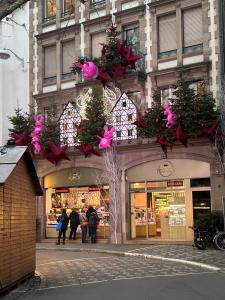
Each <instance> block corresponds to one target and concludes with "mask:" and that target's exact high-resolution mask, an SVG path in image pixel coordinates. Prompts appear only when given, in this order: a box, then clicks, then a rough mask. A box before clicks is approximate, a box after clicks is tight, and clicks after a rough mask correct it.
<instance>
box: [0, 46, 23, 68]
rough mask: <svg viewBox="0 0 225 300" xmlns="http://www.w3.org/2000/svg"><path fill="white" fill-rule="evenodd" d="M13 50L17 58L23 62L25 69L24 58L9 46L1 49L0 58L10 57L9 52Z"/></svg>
mask: <svg viewBox="0 0 225 300" xmlns="http://www.w3.org/2000/svg"><path fill="white" fill-rule="evenodd" d="M8 51H9V52H11V53H12V54H13V55H14V56H15V57H16V58H17V60H18V61H19V62H20V63H21V65H22V67H23V69H24V58H21V57H19V56H18V55H17V54H16V53H15V52H14V51H12V50H10V49H8V48H3V49H2V50H0V59H4V60H6V59H8V58H10V54H9V53H8Z"/></svg>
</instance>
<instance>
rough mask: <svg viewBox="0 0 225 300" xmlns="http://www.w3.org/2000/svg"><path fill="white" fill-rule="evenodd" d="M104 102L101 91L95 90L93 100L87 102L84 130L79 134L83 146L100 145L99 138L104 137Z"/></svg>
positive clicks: (83, 123) (83, 122) (83, 121)
mask: <svg viewBox="0 0 225 300" xmlns="http://www.w3.org/2000/svg"><path fill="white" fill-rule="evenodd" d="M104 110H105V108H104V102H103V97H102V94H101V93H100V91H99V90H97V89H95V90H93V93H92V97H91V99H90V100H89V101H88V102H87V106H86V110H85V119H84V120H82V128H81V131H80V134H79V137H78V138H79V142H80V143H81V144H91V145H94V146H97V145H98V144H99V138H98V136H102V135H103V126H104V124H105V123H106V115H105V112H104Z"/></svg>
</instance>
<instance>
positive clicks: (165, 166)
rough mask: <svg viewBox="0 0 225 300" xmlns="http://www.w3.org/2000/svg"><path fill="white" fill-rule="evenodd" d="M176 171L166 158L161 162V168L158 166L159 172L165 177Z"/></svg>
mask: <svg viewBox="0 0 225 300" xmlns="http://www.w3.org/2000/svg"><path fill="white" fill-rule="evenodd" d="M174 172H175V169H174V166H173V164H172V163H171V162H170V161H168V160H166V161H163V162H162V163H160V165H159V168H158V173H159V174H160V175H161V176H163V177H169V176H170V175H172V174H173V173H174Z"/></svg>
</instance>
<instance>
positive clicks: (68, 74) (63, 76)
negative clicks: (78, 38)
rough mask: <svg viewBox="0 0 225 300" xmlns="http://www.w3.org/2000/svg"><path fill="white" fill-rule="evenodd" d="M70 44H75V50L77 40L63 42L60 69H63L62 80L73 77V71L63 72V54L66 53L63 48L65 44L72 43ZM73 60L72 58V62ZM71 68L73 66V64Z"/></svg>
mask: <svg viewBox="0 0 225 300" xmlns="http://www.w3.org/2000/svg"><path fill="white" fill-rule="evenodd" d="M70 42H71V43H73V44H74V48H75V40H74V39H69V40H65V41H61V66H60V68H61V78H62V79H64V78H67V77H70V76H71V75H72V70H71V71H70V72H67V73H64V72H63V57H64V55H63V52H64V49H63V46H64V44H66V43H70ZM74 58H75V53H74ZM72 60H73V59H72V58H71V61H72ZM71 66H72V63H71Z"/></svg>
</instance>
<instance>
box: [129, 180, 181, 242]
mask: <svg viewBox="0 0 225 300" xmlns="http://www.w3.org/2000/svg"><path fill="white" fill-rule="evenodd" d="M130 195H131V196H130V197H131V198H130V199H131V238H154V239H163V240H185V239H186V206H185V191H184V188H169V187H168V188H167V187H166V185H164V188H163V189H161V190H159V189H158V190H157V189H152V191H148V190H147V189H146V190H145V191H144V190H142V191H133V192H131V193H130Z"/></svg>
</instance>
